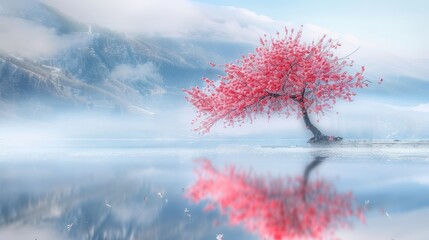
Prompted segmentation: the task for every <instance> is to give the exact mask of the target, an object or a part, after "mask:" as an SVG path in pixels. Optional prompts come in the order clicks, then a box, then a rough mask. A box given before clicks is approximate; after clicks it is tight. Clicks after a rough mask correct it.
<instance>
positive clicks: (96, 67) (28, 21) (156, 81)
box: [0, 1, 249, 115]
mask: <svg viewBox="0 0 429 240" xmlns="http://www.w3.org/2000/svg"><path fill="white" fill-rule="evenodd" d="M18 3H19V2H18ZM18 3H16V4H12V3H11V2H7V1H6V2H3V3H0V6H1V10H0V17H1V18H3V19H4V20H5V21H11V22H13V23H14V24H18V26H20V27H21V28H22V29H23V31H24V30H27V31H25V32H18V33H17V31H19V30H16V29H7V27H6V29H7V30H9V31H10V32H11V34H12V35H13V34H21V35H22V34H27V33H28V32H31V28H32V29H39V30H40V31H42V30H43V34H45V35H47V36H50V38H48V37H46V38H47V39H48V40H46V39H43V41H44V42H42V43H43V45H44V46H43V47H48V48H49V46H45V45H46V42H48V43H49V41H50V40H54V41H52V42H53V43H52V49H46V50H44V49H40V51H39V52H37V53H36V54H33V53H32V51H33V50H37V46H32V44H33V45H35V44H34V43H33V42H32V41H30V40H29V41H28V42H26V44H23V45H24V46H19V45H18V47H15V48H14V46H12V47H8V45H7V44H0V48H1V47H3V49H2V50H3V52H2V54H1V55H0V86H2V87H1V89H0V101H1V102H2V103H3V104H4V105H5V106H13V107H9V108H7V107H2V108H1V109H2V112H4V113H3V115H4V114H17V115H21V114H20V113H19V111H21V110H19V111H18V110H17V109H19V108H18V107H17V106H18V105H19V106H24V107H23V108H22V109H24V110H22V111H24V112H27V113H28V109H39V108H42V109H44V111H47V112H55V111H58V110H61V109H65V108H73V109H82V107H83V109H89V110H94V111H95V110H102V111H121V112H124V111H127V112H128V111H129V110H130V109H134V110H135V109H140V110H139V111H138V112H143V113H149V112H150V111H146V110H145V109H146V108H147V104H146V102H145V99H147V98H148V97H149V98H150V97H153V96H156V95H162V94H163V93H166V92H167V91H173V92H176V93H178V92H181V88H183V87H189V86H191V85H195V84H196V83H197V82H198V81H199V80H200V79H201V76H203V75H206V76H207V75H209V76H214V75H216V74H218V71H217V70H214V69H211V68H210V65H209V64H208V63H209V61H213V60H214V61H218V62H225V61H226V60H225V59H226V58H227V57H225V56H227V55H228V54H230V55H238V54H239V53H241V52H243V51H244V49H246V48H249V46H248V45H245V44H234V43H219V44H215V45H211V44H207V43H205V42H201V41H200V42H198V41H191V40H184V39H168V38H161V37H148V36H142V35H126V34H123V33H118V32H114V31H111V30H109V29H106V28H103V27H100V26H97V25H87V24H83V23H80V22H78V21H76V20H73V19H72V18H70V17H68V16H66V15H64V14H63V13H61V12H59V11H58V10H56V9H54V8H52V7H50V6H47V5H45V4H41V3H37V2H30V3H28V4H25V5H23V4H18ZM40 31H39V32H36V33H35V35H34V36H29V37H34V38H35V41H37V40H38V39H37V37H38V36H37V34H40ZM43 34H40V35H43ZM20 37H22V36H20ZM11 38H12V37H11ZM12 39H13V38H12ZM58 42H60V43H61V44H57V43H58ZM5 45H6V46H5ZM27 45H30V46H31V47H32V48H30V49H29V50H28V51H24V47H25V46H27ZM56 45H59V46H56ZM218 48H229V49H231V51H228V53H227V54H224V55H221V54H219V52H220V51H219V49H218ZM36 105H37V106H38V107H34V106H36ZM7 109H8V110H7ZM11 109H13V110H14V111H12V113H11V112H10V110H11ZM39 112H43V111H35V112H34V113H33V114H37V113H39ZM33 114H30V115H33Z"/></svg>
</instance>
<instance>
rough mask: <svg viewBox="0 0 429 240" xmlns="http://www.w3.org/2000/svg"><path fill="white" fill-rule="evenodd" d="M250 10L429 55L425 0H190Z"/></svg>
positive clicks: (397, 50)
mask: <svg viewBox="0 0 429 240" xmlns="http://www.w3.org/2000/svg"><path fill="white" fill-rule="evenodd" d="M194 1H195V2H205V3H210V4H214V5H228V6H235V7H240V8H246V9H249V10H252V11H254V12H256V13H258V14H262V15H266V16H268V17H271V18H273V19H275V20H281V21H287V22H291V23H293V24H297V25H300V24H314V25H318V26H320V27H323V28H327V29H329V30H331V31H334V32H338V33H342V34H352V35H354V36H356V37H358V38H359V39H360V40H362V41H364V42H365V43H371V44H374V45H376V47H382V48H385V49H386V50H388V51H390V52H391V53H393V54H396V55H400V56H406V57H417V58H429V47H428V43H429V1H425V0H407V1H402V0H390V1H389V0H359V1H340V0H323V1H321V0H265V1H262V0H234V1H227V0H194Z"/></svg>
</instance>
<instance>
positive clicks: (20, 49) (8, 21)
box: [0, 16, 76, 58]
mask: <svg viewBox="0 0 429 240" xmlns="http://www.w3.org/2000/svg"><path fill="white" fill-rule="evenodd" d="M75 41H76V39H75V38H70V37H68V38H66V37H60V36H58V35H57V34H56V33H55V31H54V30H53V29H49V28H46V27H44V26H42V25H40V24H37V23H35V22H32V21H28V20H24V19H20V18H14V17H6V16H0V50H2V51H5V52H8V53H14V54H18V55H20V56H25V57H29V58H33V57H48V56H52V55H54V54H56V53H58V52H59V51H61V50H64V49H66V48H67V47H68V46H70V44H73V43H74V42H75Z"/></svg>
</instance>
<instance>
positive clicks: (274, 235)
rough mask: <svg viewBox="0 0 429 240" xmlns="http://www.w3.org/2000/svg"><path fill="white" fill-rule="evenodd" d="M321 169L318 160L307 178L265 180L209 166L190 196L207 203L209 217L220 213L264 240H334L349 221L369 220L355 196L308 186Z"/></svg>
mask: <svg viewBox="0 0 429 240" xmlns="http://www.w3.org/2000/svg"><path fill="white" fill-rule="evenodd" d="M319 163H320V160H318V159H315V160H314V161H313V162H312V163H310V164H309V165H308V166H307V168H306V170H305V173H304V177H303V176H297V177H289V178H272V177H267V178H263V177H258V176H255V175H252V174H250V173H246V172H241V171H238V170H236V168H235V167H234V166H230V167H228V168H226V169H225V170H224V171H220V170H218V169H216V168H215V167H214V166H213V165H212V164H211V163H210V161H208V160H204V161H202V165H201V167H200V168H198V169H197V175H198V178H197V180H196V182H195V183H194V184H193V185H192V186H191V187H190V189H189V191H188V192H187V196H188V197H189V198H190V199H191V200H193V201H194V202H197V203H198V202H201V201H204V202H206V204H207V205H206V207H205V209H206V210H207V211H210V210H214V209H216V208H217V209H219V210H220V212H221V213H222V214H224V215H226V216H227V217H228V221H229V223H230V224H232V225H242V226H244V227H245V228H246V229H247V230H249V231H251V232H254V233H257V234H259V235H260V236H261V237H269V238H268V239H274V240H282V239H325V238H324V237H325V236H328V235H331V236H334V231H335V229H336V228H337V227H344V226H349V224H350V223H349V221H348V218H353V217H356V218H359V219H361V220H362V221H364V216H363V211H362V209H361V208H359V207H357V206H356V205H355V204H354V202H353V195H352V194H351V193H338V192H337V191H336V189H335V187H334V186H333V185H332V184H330V183H329V182H327V181H325V180H323V179H316V180H312V181H310V180H309V174H310V173H311V171H312V170H313V169H314V168H315V167H316V166H317V165H318V164H319Z"/></svg>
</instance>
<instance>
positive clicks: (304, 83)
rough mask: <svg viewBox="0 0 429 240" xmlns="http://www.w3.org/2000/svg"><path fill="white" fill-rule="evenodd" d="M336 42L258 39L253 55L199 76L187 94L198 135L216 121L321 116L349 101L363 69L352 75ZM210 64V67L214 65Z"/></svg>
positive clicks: (289, 34)
mask: <svg viewBox="0 0 429 240" xmlns="http://www.w3.org/2000/svg"><path fill="white" fill-rule="evenodd" d="M339 47H341V43H340V42H339V41H338V40H333V39H330V38H327V36H326V35H325V36H323V37H321V38H320V39H319V40H317V41H312V42H309V43H306V42H304V41H303V40H302V28H301V29H300V30H299V31H297V32H296V31H294V29H288V28H285V31H284V34H280V33H279V32H277V36H275V37H267V36H264V37H263V38H260V45H259V46H258V47H257V48H256V52H254V53H253V52H252V53H249V54H248V55H247V56H244V55H243V56H242V58H241V59H239V60H237V62H236V63H228V64H225V65H224V66H223V67H224V71H225V75H223V76H219V79H218V80H216V81H215V80H211V79H208V78H203V80H204V81H205V86H204V87H203V88H199V87H194V88H191V89H190V90H185V92H186V93H187V100H188V101H189V102H190V103H191V104H192V105H193V106H194V108H195V109H196V111H197V113H198V114H197V117H196V119H195V120H194V121H193V123H196V124H197V126H196V129H195V130H197V131H200V132H202V133H206V132H209V131H210V129H211V127H212V126H213V125H214V124H215V123H217V122H218V121H220V120H223V121H224V123H225V124H226V125H234V124H235V123H237V122H239V123H241V122H244V121H245V120H246V119H250V121H252V120H253V119H254V118H255V117H256V116H257V115H261V114H266V115H267V116H268V117H270V116H271V115H272V114H273V113H275V112H277V113H279V114H284V115H286V116H287V117H288V116H290V115H291V114H298V116H302V115H307V111H308V113H311V112H314V113H316V114H323V113H324V111H325V110H327V109H331V108H332V107H333V105H334V104H335V103H336V101H337V100H338V99H342V100H345V101H351V100H352V97H353V96H354V95H355V93H354V92H353V91H352V90H353V89H356V88H363V87H365V86H368V83H367V81H366V80H365V79H364V75H363V73H364V71H365V68H364V67H361V68H359V69H358V70H354V71H353V68H352V67H353V61H352V60H351V59H350V58H349V57H347V56H346V57H342V58H339V57H338V56H336V55H335V50H336V49H338V48H339ZM213 65H214V64H213Z"/></svg>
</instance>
